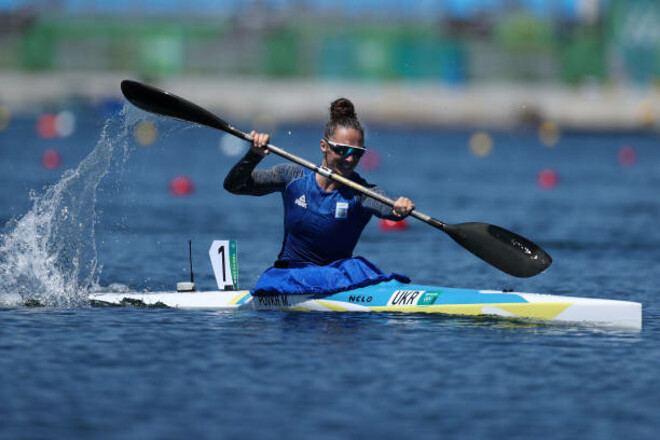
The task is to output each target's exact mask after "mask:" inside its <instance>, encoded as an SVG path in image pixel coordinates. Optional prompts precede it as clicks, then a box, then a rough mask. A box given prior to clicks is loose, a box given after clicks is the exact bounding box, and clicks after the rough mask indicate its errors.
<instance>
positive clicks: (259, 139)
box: [250, 130, 270, 156]
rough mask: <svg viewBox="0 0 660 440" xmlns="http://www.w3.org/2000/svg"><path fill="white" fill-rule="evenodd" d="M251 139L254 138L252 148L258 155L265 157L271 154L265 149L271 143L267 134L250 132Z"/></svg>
mask: <svg viewBox="0 0 660 440" xmlns="http://www.w3.org/2000/svg"><path fill="white" fill-rule="evenodd" d="M250 137H251V138H252V147H251V150H252V151H253V152H255V153H257V154H258V155H260V156H265V155H266V154H268V153H270V151H268V150H267V149H266V148H265V147H266V145H268V142H269V141H270V135H269V134H267V133H257V132H256V131H254V130H252V131H251V132H250Z"/></svg>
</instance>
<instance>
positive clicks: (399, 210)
mask: <svg viewBox="0 0 660 440" xmlns="http://www.w3.org/2000/svg"><path fill="white" fill-rule="evenodd" d="M413 209H415V204H414V203H413V202H412V200H410V199H409V198H408V197H399V198H398V199H396V201H395V202H394V206H393V207H392V213H393V214H394V216H395V217H402V218H403V217H407V216H408V215H409V214H410V213H411V212H412V210H413Z"/></svg>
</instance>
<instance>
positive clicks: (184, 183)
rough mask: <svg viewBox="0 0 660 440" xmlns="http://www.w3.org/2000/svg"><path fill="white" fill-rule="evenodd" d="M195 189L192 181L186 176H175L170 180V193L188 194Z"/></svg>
mask: <svg viewBox="0 0 660 440" xmlns="http://www.w3.org/2000/svg"><path fill="white" fill-rule="evenodd" d="M194 190H195V186H194V184H193V181H192V179H191V178H190V177H188V176H176V177H175V178H173V179H172V180H171V181H170V193H171V194H172V195H175V196H181V197H183V196H189V195H190V194H192V193H193V191H194Z"/></svg>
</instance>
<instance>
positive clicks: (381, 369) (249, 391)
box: [0, 111, 660, 439]
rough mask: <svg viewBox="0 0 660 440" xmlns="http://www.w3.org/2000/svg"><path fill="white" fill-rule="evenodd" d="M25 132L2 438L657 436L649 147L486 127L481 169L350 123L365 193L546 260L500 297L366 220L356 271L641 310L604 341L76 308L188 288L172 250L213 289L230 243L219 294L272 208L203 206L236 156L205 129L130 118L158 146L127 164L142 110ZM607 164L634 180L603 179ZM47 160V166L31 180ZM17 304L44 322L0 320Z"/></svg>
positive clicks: (422, 229)
mask: <svg viewBox="0 0 660 440" xmlns="http://www.w3.org/2000/svg"><path fill="white" fill-rule="evenodd" d="M35 117H36V115H22V116H16V117H14V118H12V121H11V123H10V125H9V126H8V127H7V128H6V129H5V130H3V131H1V132H0V158H1V163H2V173H0V202H1V203H0V220H2V222H3V224H6V226H5V227H4V229H3V231H2V242H1V244H2V249H1V252H0V274H1V275H2V281H1V282H0V300H1V302H0V304H2V305H1V308H0V322H1V325H0V372H1V373H2V377H3V385H2V386H1V387H0V437H1V438H17V439H18V438H112V439H114V438H117V439H119V438H122V439H124V438H145V439H151V438H154V439H156V438H158V439H162V438H172V439H174V438H184V437H190V438H236V439H244V438H342V439H344V438H346V439H358V438H359V439H362V438H433V439H435V438H459V439H461V438H478V439H482V438H490V439H512V438H513V439H529V438H551V439H575V438H599V439H620V438H627V439H652V438H653V439H654V438H656V437H657V434H658V432H659V431H660V422H659V421H658V417H657V410H658V408H659V407H660V385H658V383H659V381H658V371H659V368H660V343H659V342H658V341H659V339H660V328H659V327H660V326H659V324H658V323H659V322H660V320H659V314H660V311H659V308H658V306H657V305H656V296H657V291H658V289H657V285H656V280H658V279H660V265H659V264H658V261H660V250H659V249H660V228H658V227H657V219H658V218H659V217H660V216H659V214H660V198H659V197H658V188H659V187H660V169H659V168H658V167H659V164H660V150H659V149H658V136H657V134H654V133H577V132H565V133H563V135H562V137H561V139H560V141H559V142H558V144H557V145H556V146H554V147H551V148H549V147H546V146H544V145H543V144H542V143H541V142H540V141H539V139H538V137H537V134H536V132H535V130H532V129H529V130H516V131H494V130H489V131H488V133H489V134H490V135H491V136H492V137H493V141H494V148H493V150H492V152H491V153H490V154H489V155H487V156H486V157H483V158H481V157H478V156H476V155H474V154H473V153H471V151H470V149H469V148H468V143H469V140H470V137H471V135H472V134H473V133H474V132H475V130H451V131H449V130H440V129H429V128H425V129H420V128H415V129H410V128H391V127H384V126H371V125H369V124H368V120H366V122H367V125H368V130H367V132H368V133H367V135H368V144H369V145H370V146H371V147H372V148H373V149H375V150H377V151H378V152H379V154H380V166H379V167H378V168H377V169H375V170H362V171H360V172H361V173H362V174H363V175H364V176H365V177H366V178H367V179H368V180H370V181H373V182H376V183H378V184H380V185H381V186H382V187H383V188H385V189H386V190H387V191H388V193H390V194H391V195H392V196H397V195H399V194H402V195H407V196H410V197H411V198H413V200H414V201H415V202H416V203H417V206H418V208H419V209H420V210H421V211H423V212H425V213H428V214H430V215H433V216H436V217H438V218H439V219H441V220H443V221H446V222H450V223H458V222H463V221H486V222H489V223H494V224H498V225H500V226H503V227H505V228H508V229H511V230H514V231H516V232H519V233H521V234H523V235H525V236H527V237H529V238H531V239H532V240H534V241H535V242H537V243H539V244H540V245H542V246H543V247H544V248H545V249H546V250H547V251H548V252H549V253H550V254H551V255H552V256H553V258H554V264H553V266H552V267H551V268H550V270H549V271H548V272H546V273H544V274H541V275H539V276H537V277H534V278H530V279H524V280H522V279H516V278H512V277H509V276H507V275H505V274H503V273H501V272H498V271H497V270H496V269H493V268H491V267H489V266H488V265H487V264H485V263H483V262H481V261H480V260H478V259H477V258H475V257H474V256H472V255H471V254H470V253H468V252H466V251H465V250H463V249H462V248H461V247H460V246H458V245H457V244H455V243H453V242H452V241H451V239H450V238H448V237H447V236H446V235H444V234H443V233H442V232H440V231H437V230H435V229H433V228H430V227H429V226H427V225H425V224H423V223H421V222H416V221H414V220H411V221H410V222H409V227H408V229H407V230H405V231H402V232H387V233H386V232H382V231H381V230H380V229H379V227H378V223H377V222H376V221H372V222H371V224H370V225H369V226H368V227H367V229H366V230H365V233H364V235H363V237H362V241H361V242H360V244H359V245H358V248H357V250H356V254H358V255H363V256H365V257H367V258H369V259H370V260H372V261H374V262H375V263H376V264H378V265H379V266H380V267H381V268H382V269H383V270H385V271H396V272H400V273H405V274H407V275H409V276H410V277H411V278H412V279H413V282H415V283H418V284H433V285H441V286H442V285H444V286H452V287H466V288H468V287H469V288H511V289H515V290H519V291H532V292H543V293H550V294H559V295H561V294H568V295H577V296H585V297H603V298H612V299H623V300H630V301H639V302H642V303H643V305H644V309H643V310H644V329H643V330H642V331H641V332H619V331H607V330H598V329H590V328H565V327H550V326H538V325H525V324H521V323H512V322H509V321H506V320H498V319H475V318H460V317H443V316H427V315H402V314H324V313H299V312H248V311H245V312H207V311H183V310H171V309H140V308H134V307H127V308H92V307H89V306H88V305H87V303H86V302H85V301H84V298H85V297H86V295H87V291H88V289H97V290H98V289H100V290H108V289H113V290H118V289H119V290H121V289H123V290H136V291H141V290H145V289H146V290H162V289H165V290H172V289H173V288H174V286H175V284H176V282H177V281H183V280H186V279H187V278H188V277H189V266H188V265H189V263H188V240H189V239H192V242H193V261H194V266H195V272H196V273H195V281H196V283H197V285H198V287H199V288H201V289H212V288H214V287H215V281H214V279H213V276H212V270H211V266H210V264H209V263H208V261H207V259H208V258H207V252H208V247H209V246H210V243H211V240H213V239H220V238H226V239H235V240H237V241H238V253H239V281H240V284H241V286H242V287H245V288H248V287H250V286H252V285H253V284H254V282H255V280H256V279H257V277H258V276H259V274H260V273H261V272H262V271H263V270H264V269H266V268H267V267H268V266H269V265H270V264H271V263H272V261H273V259H274V258H275V256H276V254H277V252H278V250H279V246H280V242H281V235H282V226H281V223H282V210H281V207H280V204H281V201H280V198H279V196H277V195H272V196H267V197H260V198H250V197H238V196H233V195H230V194H227V193H226V192H224V191H223V190H222V189H221V184H222V180H223V179H224V176H225V174H226V173H227V171H228V169H229V168H230V167H231V165H232V164H233V163H234V162H235V161H236V160H237V158H236V157H229V156H228V155H227V154H226V153H224V152H223V151H222V149H221V148H219V145H225V146H227V144H228V143H230V141H229V140H227V139H223V135H222V134H221V133H218V132H214V131H212V130H209V129H204V128H199V127H193V128H191V127H189V126H187V125H185V124H183V123H179V122H170V121H164V120H162V119H153V118H152V119H151V121H153V122H155V123H156V124H157V127H158V129H159V131H158V138H157V140H156V142H155V143H154V144H152V145H150V146H147V147H143V146H140V145H139V144H138V143H137V142H136V141H135V140H134V138H133V133H134V130H135V128H136V124H138V123H139V122H144V118H145V117H146V116H145V115H143V114H139V113H136V111H129V112H128V116H126V115H119V114H118V115H114V116H112V117H111V118H110V120H109V121H105V120H103V119H101V118H98V117H96V116H94V115H93V114H87V115H86V113H85V112H79V114H78V122H77V130H76V132H75V133H74V134H73V135H72V136H71V137H67V138H62V139H47V140H43V139H40V138H39V137H38V136H37V135H36V134H35V132H34V124H35ZM242 124H243V126H245V127H246V128H248V127H250V126H251V125H252V124H251V121H243V122H242ZM321 131H322V124H321V123H319V124H316V125H314V124H310V125H307V126H291V127H288V126H287V127H279V128H276V129H275V131H274V134H275V137H274V139H273V143H275V144H276V145H279V146H281V147H286V148H287V149H289V150H290V151H292V152H293V153H295V154H299V155H301V156H303V157H306V158H308V159H310V160H318V159H319V157H320V151H319V147H318V144H319V137H320V134H321ZM624 146H630V147H633V148H634V149H635V151H636V153H637V161H636V163H635V164H634V166H631V167H626V166H623V165H621V163H620V162H619V161H618V154H619V151H620V149H621V148H622V147H624ZM50 148H55V149H58V150H59V151H60V152H61V154H62V157H63V161H64V166H63V167H62V168H59V169H57V170H46V169H44V168H43V167H42V166H41V163H40V157H41V154H42V153H43V152H44V151H45V150H47V149H50ZM95 148H96V149H95ZM92 151H94V152H95V153H94V154H95V156H94V157H93V158H92V159H93V160H92V159H90V158H89V157H88V155H89V154H90V153H91V152H92ZM86 157H87V159H85V158H86ZM83 160H85V161H86V162H84V166H83V165H81V166H80V167H79V164H80V163H81V161H83ZM280 161H281V160H279V159H277V158H275V157H268V158H267V159H266V162H264V166H270V165H272V164H275V163H278V162H280ZM106 165H107V166H106ZM66 169H69V170H71V171H70V172H66V173H65V172H64V170H66ZM543 169H553V170H555V171H556V172H557V173H558V175H559V184H558V185H557V186H556V187H555V188H554V189H551V190H543V189H541V188H540V187H539V186H538V184H537V180H536V179H537V175H538V173H539V172H540V171H541V170H543ZM177 175H187V176H189V177H191V178H192V179H193V181H194V185H195V191H194V192H193V194H192V195H190V196H188V197H175V196H173V195H171V194H170V193H169V191H168V184H169V182H170V180H171V179H172V178H173V177H175V176H177ZM67 178H68V179H69V180H67ZM65 183H66V184H65ZM48 188H51V190H50V191H51V192H49V189H48ZM30 190H34V195H33V198H32V200H31V199H30V197H29V191H30ZM32 226H34V227H32ZM30 234H32V236H31V235H30ZM15 291H20V295H18V299H19V300H20V301H18V302H17V300H16V296H15V295H13V293H15ZM30 298H35V299H38V300H39V301H40V302H41V303H43V304H46V307H25V306H23V305H20V304H23V303H24V302H25V301H24V300H28V299H30Z"/></svg>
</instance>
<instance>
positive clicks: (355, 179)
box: [351, 171, 376, 188]
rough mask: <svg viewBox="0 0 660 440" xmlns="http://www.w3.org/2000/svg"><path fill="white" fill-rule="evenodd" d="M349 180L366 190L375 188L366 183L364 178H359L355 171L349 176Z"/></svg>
mask: <svg viewBox="0 0 660 440" xmlns="http://www.w3.org/2000/svg"><path fill="white" fill-rule="evenodd" d="M351 180H352V181H353V182H355V183H358V184H360V185H362V186H366V187H367V188H373V187H375V186H376V185H373V184H371V183H369V182H367V180H366V179H365V178H364V177H362V176H360V175H359V174H358V173H357V172H356V171H353V174H351Z"/></svg>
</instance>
